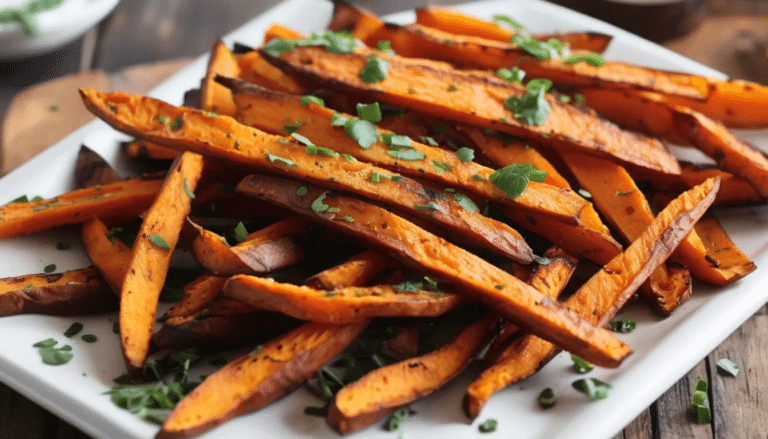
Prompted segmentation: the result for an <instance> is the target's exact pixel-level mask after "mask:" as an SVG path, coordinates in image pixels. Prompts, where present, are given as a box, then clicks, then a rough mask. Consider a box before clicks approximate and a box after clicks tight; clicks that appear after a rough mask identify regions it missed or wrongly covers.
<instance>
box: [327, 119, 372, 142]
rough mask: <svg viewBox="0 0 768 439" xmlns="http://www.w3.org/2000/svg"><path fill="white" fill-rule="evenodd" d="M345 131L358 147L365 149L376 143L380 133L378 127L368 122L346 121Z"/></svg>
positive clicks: (358, 120) (359, 120)
mask: <svg viewBox="0 0 768 439" xmlns="http://www.w3.org/2000/svg"><path fill="white" fill-rule="evenodd" d="M332 123H333V122H332ZM344 131H346V132H347V135H348V136H349V137H351V138H352V140H354V141H355V142H357V144H358V145H360V146H361V147H363V148H366V149H367V148H369V147H370V146H371V145H373V144H374V143H376V139H377V138H378V132H377V131H376V126H375V125H374V124H372V123H371V122H369V121H367V120H361V119H346V120H345V122H344Z"/></svg>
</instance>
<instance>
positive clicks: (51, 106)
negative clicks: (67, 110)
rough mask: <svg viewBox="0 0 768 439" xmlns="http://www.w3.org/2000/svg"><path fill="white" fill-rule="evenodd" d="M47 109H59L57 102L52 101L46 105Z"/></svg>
mask: <svg viewBox="0 0 768 439" xmlns="http://www.w3.org/2000/svg"><path fill="white" fill-rule="evenodd" d="M48 110H50V111H59V104H57V103H55V102H54V103H53V104H51V105H49V106H48Z"/></svg>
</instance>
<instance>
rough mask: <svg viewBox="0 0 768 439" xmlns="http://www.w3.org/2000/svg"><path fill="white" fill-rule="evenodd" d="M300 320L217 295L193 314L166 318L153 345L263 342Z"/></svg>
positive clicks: (212, 348) (220, 347)
mask: <svg viewBox="0 0 768 439" xmlns="http://www.w3.org/2000/svg"><path fill="white" fill-rule="evenodd" d="M299 324H300V322H299V321H297V320H295V319H292V318H290V317H288V316H286V315H283V314H278V313H273V312H269V311H262V310H258V309H254V308H253V307H251V306H248V305H246V304H244V303H241V302H238V301H236V300H230V299H226V298H216V299H214V300H213V301H211V302H210V303H208V304H207V305H205V306H204V307H203V308H200V309H199V310H197V311H195V312H193V313H191V314H189V315H179V316H175V317H170V318H168V319H166V320H165V321H163V326H161V327H160V329H159V330H158V331H157V332H155V333H154V334H153V335H152V349H153V350H156V349H157V350H159V349H175V350H184V349H190V348H192V349H194V350H195V351H198V352H221V351H225V350H228V349H235V348H242V347H244V346H249V345H250V346H253V345H254V344H256V343H263V342H265V341H267V340H270V339H271V338H273V337H276V336H278V335H280V334H282V333H285V332H287V331H288V330H290V329H292V328H295V327H296V326H298V325H299Z"/></svg>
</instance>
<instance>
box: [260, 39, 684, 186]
mask: <svg viewBox="0 0 768 439" xmlns="http://www.w3.org/2000/svg"><path fill="white" fill-rule="evenodd" d="M261 54H262V56H264V57H265V58H266V59H267V60H268V61H270V62H271V63H273V64H274V65H276V66H277V67H278V68H280V69H282V70H283V71H284V72H286V73H287V74H289V75H291V76H295V77H296V78H306V79H308V80H312V81H317V82H320V83H324V84H325V85H326V86H327V87H331V88H333V89H335V90H338V91H339V92H342V93H350V94H353V95H357V96H359V97H361V98H367V99H369V100H370V99H371V98H372V99H376V100H379V101H382V102H385V103H387V104H390V105H395V106H405V107H409V108H413V109H416V110H418V111H421V112H424V113H427V114H430V115H432V116H435V117H443V118H446V119H450V120H454V121H457V122H463V123H468V124H474V125H478V126H481V127H484V128H491V129H496V130H498V131H502V132H506V133H509V134H512V135H515V136H520V137H523V138H528V139H535V140H536V141H538V142H539V143H541V144H542V145H547V146H552V147H554V148H559V149H561V150H581V151H585V152H589V153H591V154H596V155H601V156H604V157H612V158H613V159H614V160H618V161H620V162H622V163H630V164H635V165H637V166H641V167H647V168H650V169H654V170H657V171H659V172H666V173H672V174H678V173H680V169H679V166H678V165H677V162H676V160H675V159H674V157H673V156H672V155H671V154H670V153H669V152H668V151H667V150H666V148H664V146H663V145H662V144H661V143H660V142H659V141H657V140H655V139H651V138H647V137H643V136H640V135H636V134H630V133H627V132H624V131H621V130H620V129H619V128H618V127H616V126H615V125H613V124H610V123H607V122H605V121H603V120H601V119H599V118H598V117H597V116H596V115H595V114H594V113H591V112H589V111H585V110H583V109H578V108H575V107H571V106H569V105H565V104H563V103H561V102H560V101H558V100H557V99H556V98H555V97H553V96H544V95H542V98H543V99H544V100H545V101H546V102H547V105H548V106H549V108H550V112H549V115H548V117H547V119H546V120H545V121H543V122H542V123H541V124H538V125H534V124H528V123H525V122H523V121H521V120H518V119H517V118H515V115H514V113H513V112H512V111H510V110H509V109H507V108H506V107H505V104H504V102H505V100H507V98H509V97H517V98H522V97H523V96H525V95H526V94H527V92H528V91H527V89H526V88H525V87H523V86H519V85H516V84H510V83H508V82H505V81H503V80H501V79H498V80H496V79H494V78H492V77H490V76H489V75H485V74H472V73H466V72H460V71H457V70H454V69H448V68H445V67H443V66H436V65H427V64H425V63H424V62H422V61H418V62H416V61H413V60H412V59H406V58H402V57H397V56H388V55H385V54H383V53H381V52H375V51H369V50H364V49H358V50H357V51H355V52H354V53H340V54H334V53H329V52H327V51H325V50H323V49H321V48H317V47H297V48H295V49H293V50H291V51H290V52H286V53H283V54H282V55H281V56H280V57H276V56H272V55H270V54H268V53H267V52H266V51H263V50H262V51H261ZM369 57H374V58H377V59H382V60H385V62H387V65H388V68H387V75H386V78H384V79H383V80H381V81H379V82H364V81H363V80H362V79H360V77H359V73H360V71H361V70H362V69H363V67H364V66H365V64H366V63H367V60H368V58H369ZM457 84H458V85H457ZM408 90H411V91H412V93H408V92H407V91H408Z"/></svg>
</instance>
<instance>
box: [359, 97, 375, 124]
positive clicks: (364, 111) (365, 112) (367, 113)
mask: <svg viewBox="0 0 768 439" xmlns="http://www.w3.org/2000/svg"><path fill="white" fill-rule="evenodd" d="M355 108H356V109H357V116H358V117H360V119H363V120H367V121H368V122H371V123H376V122H381V107H379V103H378V102H374V103H372V104H357V106H356V107H355Z"/></svg>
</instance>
